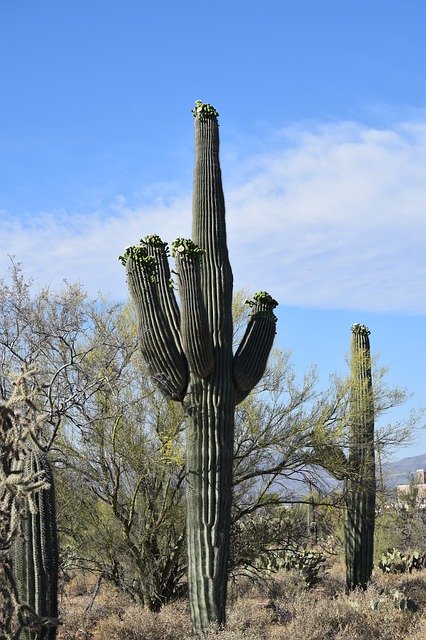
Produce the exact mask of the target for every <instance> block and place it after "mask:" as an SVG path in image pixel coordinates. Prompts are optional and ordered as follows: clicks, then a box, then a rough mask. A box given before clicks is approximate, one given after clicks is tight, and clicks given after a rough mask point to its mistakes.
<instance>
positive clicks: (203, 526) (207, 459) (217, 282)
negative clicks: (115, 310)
mask: <svg viewBox="0 0 426 640" xmlns="http://www.w3.org/2000/svg"><path fill="white" fill-rule="evenodd" d="M195 115H196V117H195V167H194V191H193V201H192V205H193V225H192V237H193V240H194V242H195V243H196V244H197V245H198V246H199V247H200V248H201V249H202V250H203V251H204V257H203V270H202V274H201V292H202V296H203V301H204V305H205V308H206V311H207V317H208V325H209V330H210V335H211V343H212V348H213V354H214V366H213V370H212V373H211V376H210V377H209V378H208V379H203V380H201V379H199V378H195V377H193V376H191V379H190V384H189V388H188V395H187V398H185V406H186V408H187V413H188V418H189V419H188V421H187V440H188V448H187V470H188V485H187V487H188V489H187V501H188V564H189V575H190V576H191V580H190V582H189V589H190V606H191V614H192V620H193V625H194V628H195V630H196V631H202V630H203V629H205V628H206V627H207V626H208V625H209V624H210V623H211V622H217V623H219V624H223V623H224V621H225V603H226V593H227V578H228V555H229V530H230V517H231V498H232V457H233V440H234V409H235V390H234V385H233V381H232V357H233V356H232V335H233V323H232V285H233V276H232V270H231V265H230V263H229V258H228V249H227V244H226V225H225V201H224V196H223V190H222V178H221V170H220V163H219V132H218V122H217V116H216V114H215V113H214V112H213V113H203V112H202V113H200V112H198V113H197V114H195ZM194 405H195V406H194Z"/></svg>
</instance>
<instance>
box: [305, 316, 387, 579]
mask: <svg viewBox="0 0 426 640" xmlns="http://www.w3.org/2000/svg"><path fill="white" fill-rule="evenodd" d="M369 334H370V331H369V330H368V328H367V327H366V326H365V325H360V324H354V325H352V337H351V361H350V369H351V377H350V402H349V413H348V416H347V423H348V438H349V440H348V455H346V454H345V451H344V450H343V448H342V447H341V445H340V444H336V443H335V442H333V441H332V440H330V439H329V438H327V437H326V436H325V432H324V430H323V429H322V428H321V426H320V428H319V429H318V430H317V431H316V432H315V433H314V434H313V449H314V462H315V463H316V464H318V465H320V466H322V467H324V469H326V470H327V471H328V472H329V473H330V474H331V475H332V476H334V477H335V478H336V479H337V480H342V481H343V494H344V498H345V502H346V513H345V559H346V589H347V591H350V590H352V589H355V588H356V587H361V588H365V587H366V586H367V583H368V581H369V580H370V578H371V572H372V570H373V544H374V522H375V501H376V475H375V448H374V398H373V388H372V377H371V356H370V341H369V337H368V336H369Z"/></svg>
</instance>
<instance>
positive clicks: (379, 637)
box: [58, 566, 426, 640]
mask: <svg viewBox="0 0 426 640" xmlns="http://www.w3.org/2000/svg"><path fill="white" fill-rule="evenodd" d="M91 589H92V590H93V584H92V585H90V588H89V589H86V592H85V590H84V580H83V581H82V580H81V578H80V579H79V580H76V581H75V582H74V583H71V585H70V589H69V592H70V594H71V595H70V594H68V595H67V596H66V598H65V599H64V602H63V604H64V609H65V610H64V625H63V627H62V628H61V630H60V633H59V638H58V640H71V639H72V640H119V639H120V640H189V638H192V637H193V636H192V635H191V632H190V623H189V614H188V607H187V604H186V602H184V601H182V602H179V603H175V604H173V605H168V606H166V607H164V608H163V609H162V610H161V612H160V613H159V614H153V613H150V612H149V611H146V610H144V609H143V608H142V607H138V606H136V605H134V604H130V603H129V602H127V601H126V600H125V598H123V596H120V595H119V594H116V593H115V592H114V591H112V590H111V589H109V588H103V589H101V591H100V593H99V595H98V596H97V598H96V600H95V602H94V604H93V606H92V608H91V610H90V611H86V609H87V607H88V605H89V603H90V602H91V599H92V595H91ZM395 592H397V595H396V596H395ZM401 598H412V599H413V600H415V601H416V602H417V603H418V605H419V610H418V611H417V612H415V613H413V612H412V611H407V610H401V609H400V608H398V602H399V600H400V599H401ZM205 637H206V639H207V640H213V639H218V640H219V639H220V640H243V639H244V640H278V639H283V638H285V640H300V638H301V637H303V638H304V639H305V640H373V639H374V640H424V638H426V572H423V573H418V574H415V575H414V574H413V575H408V576H383V575H382V574H379V575H377V574H376V576H375V578H374V579H373V582H372V584H371V586H370V587H369V588H368V589H367V591H365V592H356V593H352V594H351V595H350V596H345V595H344V575H343V569H342V567H338V566H335V567H333V568H332V570H331V571H329V572H328V574H327V575H325V576H324V578H323V579H322V581H321V582H320V583H319V584H318V585H317V586H316V587H315V588H314V589H311V590H306V589H305V588H304V586H303V584H301V581H300V579H299V578H298V576H296V575H293V574H291V573H283V574H281V575H280V576H279V579H277V580H275V581H274V582H265V583H263V584H260V585H255V586H253V585H252V584H251V583H249V582H247V581H246V580H241V581H239V582H238V583H237V584H234V585H231V589H230V602H229V611H228V624H227V629H226V630H217V629H211V630H209V632H207V633H206V634H205Z"/></svg>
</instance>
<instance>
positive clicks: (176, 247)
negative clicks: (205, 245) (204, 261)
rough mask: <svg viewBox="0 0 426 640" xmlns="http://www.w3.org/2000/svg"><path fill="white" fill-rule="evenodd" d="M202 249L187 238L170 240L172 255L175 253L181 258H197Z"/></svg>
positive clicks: (202, 251)
mask: <svg viewBox="0 0 426 640" xmlns="http://www.w3.org/2000/svg"><path fill="white" fill-rule="evenodd" d="M203 253H204V250H203V249H201V248H200V247H199V246H198V245H196V244H195V243H194V242H192V240H190V239H189V238H175V239H174V240H173V242H172V256H173V257H175V256H176V255H177V254H179V256H180V257H181V258H198V257H199V256H200V255H201V254H203Z"/></svg>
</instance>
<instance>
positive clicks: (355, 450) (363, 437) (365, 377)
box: [345, 324, 376, 590]
mask: <svg viewBox="0 0 426 640" xmlns="http://www.w3.org/2000/svg"><path fill="white" fill-rule="evenodd" d="M369 333H370V331H369V330H368V328H367V327H366V326H365V325H360V324H354V325H353V326H352V340H351V392H350V414H349V415H350V434H349V456H348V473H347V477H346V479H345V498H346V523H345V555H346V587H347V589H348V590H351V589H355V588H356V587H357V586H360V587H362V588H364V589H365V587H366V586H367V583H368V581H369V580H370V578H371V572H372V570H373V549H374V522H375V508H376V473H375V455H374V401H373V388H372V379H371V357H370V340H369V337H368V336H369Z"/></svg>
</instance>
